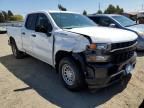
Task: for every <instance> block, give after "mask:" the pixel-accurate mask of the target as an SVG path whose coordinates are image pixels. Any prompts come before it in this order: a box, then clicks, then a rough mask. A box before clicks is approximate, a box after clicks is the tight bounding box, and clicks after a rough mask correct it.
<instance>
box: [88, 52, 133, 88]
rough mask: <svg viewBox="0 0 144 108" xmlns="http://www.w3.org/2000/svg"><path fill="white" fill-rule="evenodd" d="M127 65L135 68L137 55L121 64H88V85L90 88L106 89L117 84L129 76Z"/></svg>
mask: <svg viewBox="0 0 144 108" xmlns="http://www.w3.org/2000/svg"><path fill="white" fill-rule="evenodd" d="M127 64H131V65H132V66H133V68H134V67H135V64H136V54H134V56H132V57H131V58H130V59H128V60H127V61H125V62H123V63H120V64H112V63H107V64H97V63H88V64H87V68H86V69H87V75H86V83H87V84H88V88H90V89H95V88H104V87H107V86H109V85H111V84H113V83H115V82H118V81H120V80H121V79H122V78H123V77H125V76H127V75H128V74H126V71H125V68H126V65H127Z"/></svg>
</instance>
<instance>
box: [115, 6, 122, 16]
mask: <svg viewBox="0 0 144 108" xmlns="http://www.w3.org/2000/svg"><path fill="white" fill-rule="evenodd" d="M123 12H124V10H123V8H120V7H119V6H118V5H117V6H116V13H118V14H122V13H123Z"/></svg>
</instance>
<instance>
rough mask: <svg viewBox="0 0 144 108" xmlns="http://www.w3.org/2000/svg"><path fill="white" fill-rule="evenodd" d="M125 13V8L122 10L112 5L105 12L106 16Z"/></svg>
mask: <svg viewBox="0 0 144 108" xmlns="http://www.w3.org/2000/svg"><path fill="white" fill-rule="evenodd" d="M123 12H124V10H123V8H120V7H119V6H118V5H117V6H116V7H115V6H113V5H112V4H110V5H109V6H108V8H107V9H106V10H105V11H104V13H105V14H122V13H123Z"/></svg>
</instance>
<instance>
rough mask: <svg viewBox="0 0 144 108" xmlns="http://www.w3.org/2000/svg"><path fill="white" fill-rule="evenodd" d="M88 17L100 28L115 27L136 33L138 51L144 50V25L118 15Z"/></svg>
mask: <svg viewBox="0 0 144 108" xmlns="http://www.w3.org/2000/svg"><path fill="white" fill-rule="evenodd" d="M88 17H89V18H90V19H92V20H93V21H94V22H95V23H96V24H98V25H99V26H105V27H115V28H120V29H125V30H129V31H133V32H135V33H136V34H137V35H138V44H137V50H144V24H137V23H136V22H135V21H133V20H131V19H129V18H127V17H125V16H123V15H117V14H93V15H89V16H88Z"/></svg>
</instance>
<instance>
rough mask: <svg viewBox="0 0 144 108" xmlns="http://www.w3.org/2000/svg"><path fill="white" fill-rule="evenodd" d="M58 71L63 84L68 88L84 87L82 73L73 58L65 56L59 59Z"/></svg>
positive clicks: (77, 88)
mask: <svg viewBox="0 0 144 108" xmlns="http://www.w3.org/2000/svg"><path fill="white" fill-rule="evenodd" d="M59 72H60V76H61V79H62V82H63V83H64V85H65V86H66V87H67V88H68V89H70V90H79V89H80V88H82V87H84V85H85V82H84V75H83V73H82V71H81V69H80V68H79V67H78V65H77V63H76V62H75V61H74V59H73V58H70V57H65V58H63V59H62V60H61V61H60V64H59Z"/></svg>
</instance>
